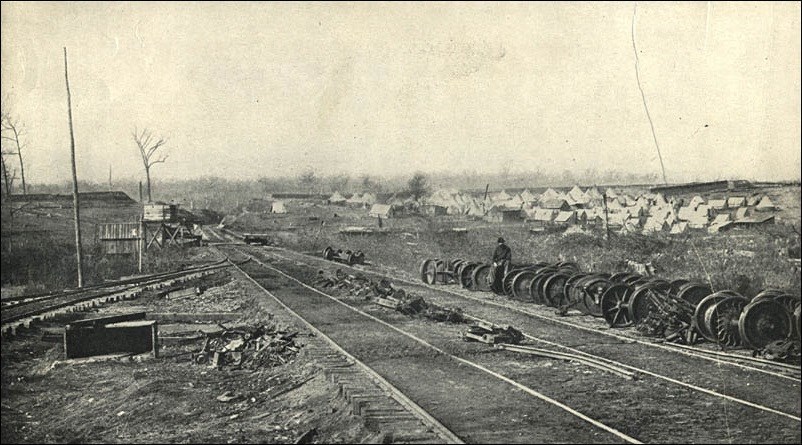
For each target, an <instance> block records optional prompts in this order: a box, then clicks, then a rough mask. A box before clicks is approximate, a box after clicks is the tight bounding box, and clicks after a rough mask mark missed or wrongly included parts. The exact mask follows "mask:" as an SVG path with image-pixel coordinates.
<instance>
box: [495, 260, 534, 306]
mask: <svg viewBox="0 0 802 445" xmlns="http://www.w3.org/2000/svg"><path fill="white" fill-rule="evenodd" d="M537 268H538V267H537V266H535V265H534V264H517V265H514V266H511V267H510V269H509V271H507V273H506V274H504V278H503V279H502V285H503V288H504V295H506V296H507V297H508V298H512V299H524V298H522V297H520V296H518V295H516V294H515V290H514V288H513V282H514V280H515V278H516V277H517V276H518V275H519V274H520V273H521V272H533V271H534V270H537Z"/></svg>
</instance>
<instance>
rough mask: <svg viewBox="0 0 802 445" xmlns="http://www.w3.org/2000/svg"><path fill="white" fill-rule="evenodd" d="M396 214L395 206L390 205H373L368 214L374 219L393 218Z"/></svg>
mask: <svg viewBox="0 0 802 445" xmlns="http://www.w3.org/2000/svg"><path fill="white" fill-rule="evenodd" d="M394 214H395V211H394V209H393V206H391V205H389V204H373V205H372V206H371V207H370V211H369V212H368V215H369V216H372V217H374V218H378V217H381V218H392V217H393V216H394Z"/></svg>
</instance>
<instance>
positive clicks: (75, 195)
mask: <svg viewBox="0 0 802 445" xmlns="http://www.w3.org/2000/svg"><path fill="white" fill-rule="evenodd" d="M64 81H65V82H66V84H67V116H68V118H69V122H70V157H71V160H72V208H73V215H74V217H75V253H76V258H77V260H78V287H83V286H84V272H83V258H82V256H81V216H80V210H79V209H78V206H79V200H78V173H76V171H75V136H74V135H73V131H72V100H71V98H70V78H69V76H68V75H67V47H66V46H65V47H64Z"/></svg>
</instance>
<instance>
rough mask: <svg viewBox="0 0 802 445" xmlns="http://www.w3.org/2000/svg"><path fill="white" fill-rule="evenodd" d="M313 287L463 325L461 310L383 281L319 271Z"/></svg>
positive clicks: (412, 313)
mask: <svg viewBox="0 0 802 445" xmlns="http://www.w3.org/2000/svg"><path fill="white" fill-rule="evenodd" d="M313 284H314V285H315V286H316V287H318V288H319V289H327V290H329V292H330V293H331V291H332V290H336V291H338V292H340V295H351V296H358V297H363V298H364V299H366V300H372V301H373V302H374V303H376V304H378V305H380V306H384V307H387V308H390V309H393V310H396V311H398V312H401V313H403V314H406V315H419V316H422V317H426V318H430V319H432V320H435V321H446V322H451V323H462V322H463V321H464V319H463V316H462V310H461V309H459V308H456V309H451V308H445V307H441V306H438V305H436V304H432V303H428V302H426V301H425V300H424V299H423V297H420V296H416V295H410V294H407V292H406V291H405V290H404V289H401V288H397V287H394V286H393V285H392V284H391V283H390V281H389V280H387V279H386V278H383V279H381V280H379V281H378V282H375V281H372V280H371V279H369V278H367V277H366V276H364V275H362V274H356V275H351V274H347V273H345V272H343V271H342V270H341V269H337V270H336V271H334V273H333V274H332V273H330V272H326V271H324V270H319V271H318V272H317V276H316V277H315V279H314V281H313Z"/></svg>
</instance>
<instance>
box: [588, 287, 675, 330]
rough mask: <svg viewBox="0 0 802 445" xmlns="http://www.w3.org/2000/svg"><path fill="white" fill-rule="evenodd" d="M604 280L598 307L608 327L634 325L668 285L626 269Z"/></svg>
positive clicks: (647, 312) (663, 294)
mask: <svg viewBox="0 0 802 445" xmlns="http://www.w3.org/2000/svg"><path fill="white" fill-rule="evenodd" d="M607 281H608V282H609V283H610V285H609V286H607V287H606V288H605V289H604V290H603V291H602V294H601V296H600V297H599V303H598V306H599V308H598V311H599V313H600V314H601V316H602V317H604V319H605V320H606V321H607V324H608V325H609V326H610V327H611V328H625V327H629V326H632V325H637V324H638V323H640V322H641V321H642V320H644V319H645V318H646V317H647V316H648V315H649V313H651V312H652V311H654V310H656V307H655V306H654V302H653V301H652V298H653V297H655V298H658V299H665V298H666V294H668V293H669V292H671V288H672V286H671V283H669V282H668V281H665V280H661V279H657V278H650V277H643V276H641V275H638V274H630V273H616V274H613V275H611V276H610V278H609V279H608V280H607ZM587 304H590V302H588V303H587ZM689 321H690V320H689Z"/></svg>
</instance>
